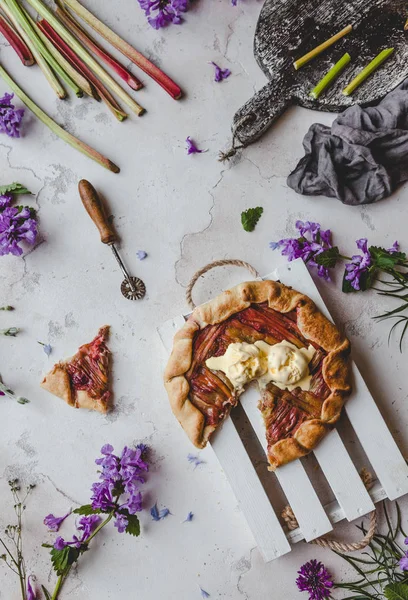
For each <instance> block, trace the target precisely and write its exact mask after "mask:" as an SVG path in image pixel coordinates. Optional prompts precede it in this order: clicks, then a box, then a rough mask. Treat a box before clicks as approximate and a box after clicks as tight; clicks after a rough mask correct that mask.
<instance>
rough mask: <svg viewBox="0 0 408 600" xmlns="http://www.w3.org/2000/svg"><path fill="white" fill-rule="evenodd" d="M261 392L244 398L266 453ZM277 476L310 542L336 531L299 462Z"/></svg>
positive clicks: (248, 392) (253, 426) (244, 404)
mask: <svg viewBox="0 0 408 600" xmlns="http://www.w3.org/2000/svg"><path fill="white" fill-rule="evenodd" d="M258 400H259V392H258V391H257V390H256V389H254V388H249V389H248V390H247V391H246V392H245V393H244V394H243V395H242V396H241V404H242V407H243V409H244V411H245V413H246V415H247V417H248V420H249V422H250V423H251V425H252V428H253V429H254V431H255V434H256V436H257V438H258V440H259V442H260V444H261V445H262V448H263V449H264V450H265V452H266V437H265V429H264V425H263V422H262V417H261V414H260V412H259V410H258V407H257V404H258ZM275 474H276V477H277V478H278V481H279V483H280V485H281V487H282V489H283V491H284V493H285V496H286V498H287V500H288V502H289V505H290V506H291V507H292V510H293V512H294V514H295V516H296V519H297V521H298V523H299V526H300V528H301V530H302V533H303V535H304V537H305V539H306V541H310V540H313V539H315V538H317V537H320V536H321V535H324V534H325V533H328V532H329V531H331V530H332V529H333V527H332V525H331V523H330V521H329V519H328V517H327V515H326V513H325V511H324V508H323V506H322V505H321V502H320V500H319V498H318V496H317V494H316V492H315V490H314V488H313V486H312V484H311V482H310V479H309V477H308V476H307V474H306V471H305V469H304V467H303V465H302V464H301V462H300V461H299V460H296V461H294V462H292V463H289V464H288V465H285V466H284V467H280V468H279V469H277V470H276V471H275Z"/></svg>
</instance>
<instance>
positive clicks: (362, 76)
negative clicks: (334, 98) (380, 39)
mask: <svg viewBox="0 0 408 600" xmlns="http://www.w3.org/2000/svg"><path fill="white" fill-rule="evenodd" d="M393 52H394V48H386V49H385V50H383V51H382V52H380V54H378V55H377V56H376V57H375V58H374V59H373V60H372V61H371V62H370V63H368V65H367V66H366V67H364V69H363V70H362V71H360V73H359V74H358V75H357V77H354V79H353V80H352V81H350V83H349V84H348V86H346V87H345V88H344V90H343V94H344V95H345V96H350V94H352V93H353V92H354V90H355V89H356V88H358V86H359V85H361V84H362V83H363V82H364V81H365V80H366V79H367V77H369V76H370V75H371V73H373V72H374V71H375V70H376V69H378V67H379V66H380V65H382V64H383V62H384V61H385V60H387V58H389V57H390V56H391V54H392V53H393Z"/></svg>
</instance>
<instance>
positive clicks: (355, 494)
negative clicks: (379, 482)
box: [314, 429, 374, 521]
mask: <svg viewBox="0 0 408 600" xmlns="http://www.w3.org/2000/svg"><path fill="white" fill-rule="evenodd" d="M314 454H315V456H316V459H317V461H318V463H319V465H320V468H321V469H322V471H323V473H324V475H325V477H326V479H327V481H328V483H329V485H330V487H331V489H332V490H333V493H334V495H335V496H336V498H337V501H338V503H339V505H340V506H341V508H342V509H343V512H344V515H345V517H346V519H347V520H348V521H353V520H354V519H357V518H358V517H361V516H363V515H366V514H367V513H369V512H371V511H372V510H374V504H373V501H372V500H371V498H370V496H369V494H368V492H367V490H366V488H365V486H364V484H363V482H362V481H361V478H360V475H359V474H358V472H357V470H356V468H355V466H354V464H353V462H352V460H351V458H350V456H349V454H348V452H347V450H346V448H345V446H344V444H343V442H342V441H341V439H340V436H339V434H338V432H337V431H336V430H335V429H334V430H333V431H331V432H330V433H329V434H328V435H327V436H326V437H325V438H324V439H323V440H322V441H321V442H320V444H319V445H318V446H317V448H316V449H315V450H314Z"/></svg>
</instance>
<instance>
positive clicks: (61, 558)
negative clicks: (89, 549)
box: [50, 546, 81, 575]
mask: <svg viewBox="0 0 408 600" xmlns="http://www.w3.org/2000/svg"><path fill="white" fill-rule="evenodd" d="M50 554H51V562H52V566H53V567H54V571H55V572H56V573H57V575H63V574H64V572H65V570H66V569H67V567H70V566H71V565H73V564H74V562H76V561H77V560H78V558H79V555H80V554H81V548H75V547H72V546H65V548H63V549H62V550H57V549H56V548H53V549H52V550H51V552H50Z"/></svg>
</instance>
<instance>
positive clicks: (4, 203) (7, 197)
mask: <svg viewBox="0 0 408 600" xmlns="http://www.w3.org/2000/svg"><path fill="white" fill-rule="evenodd" d="M12 201H13V196H12V195H11V194H0V209H3V208H7V207H8V206H10V204H11V203H12Z"/></svg>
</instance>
